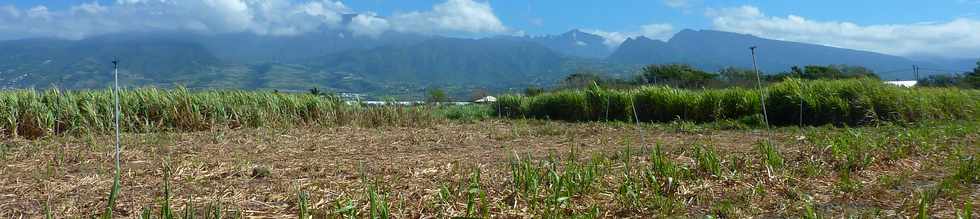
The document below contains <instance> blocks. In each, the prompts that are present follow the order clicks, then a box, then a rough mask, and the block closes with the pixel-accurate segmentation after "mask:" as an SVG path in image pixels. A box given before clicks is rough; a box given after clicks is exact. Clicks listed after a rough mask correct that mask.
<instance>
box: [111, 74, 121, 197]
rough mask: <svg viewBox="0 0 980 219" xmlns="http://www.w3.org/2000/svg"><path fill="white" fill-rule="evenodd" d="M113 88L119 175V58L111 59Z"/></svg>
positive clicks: (117, 172) (117, 173)
mask: <svg viewBox="0 0 980 219" xmlns="http://www.w3.org/2000/svg"><path fill="white" fill-rule="evenodd" d="M112 72H113V76H112V77H113V89H112V99H113V100H114V102H115V115H116V116H115V117H116V118H115V119H116V177H119V174H120V168H119V151H120V149H119V60H112Z"/></svg>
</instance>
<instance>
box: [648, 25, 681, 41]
mask: <svg viewBox="0 0 980 219" xmlns="http://www.w3.org/2000/svg"><path fill="white" fill-rule="evenodd" d="M674 32H675V31H674V26H673V25H670V24H648V25H643V26H642V27H640V35H643V36H645V37H647V38H650V39H660V40H667V39H670V37H671V36H674Z"/></svg>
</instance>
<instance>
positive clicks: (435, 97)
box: [426, 87, 449, 104]
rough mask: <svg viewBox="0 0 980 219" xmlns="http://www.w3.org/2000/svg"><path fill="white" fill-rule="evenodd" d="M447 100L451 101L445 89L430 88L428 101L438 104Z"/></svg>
mask: <svg viewBox="0 0 980 219" xmlns="http://www.w3.org/2000/svg"><path fill="white" fill-rule="evenodd" d="M447 101H449V97H448V96H447V95H446V91H445V90H442V88H438V87H432V88H429V97H428V99H426V102H429V103H431V104H438V103H441V102H447Z"/></svg>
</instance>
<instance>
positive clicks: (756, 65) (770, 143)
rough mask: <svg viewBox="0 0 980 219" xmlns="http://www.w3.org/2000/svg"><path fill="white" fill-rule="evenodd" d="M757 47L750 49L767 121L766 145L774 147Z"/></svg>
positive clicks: (763, 114)
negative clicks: (757, 59) (757, 60)
mask: <svg viewBox="0 0 980 219" xmlns="http://www.w3.org/2000/svg"><path fill="white" fill-rule="evenodd" d="M755 48H756V47H755V46H752V47H749V50H752V68H754V69H755V82H756V84H757V86H758V89H759V100H760V101H761V102H760V103H761V104H762V116H763V118H764V119H765V121H766V143H769V145H772V140H771V138H772V130H771V129H770V128H769V112H768V111H766V91H764V90H763V89H762V74H761V73H760V72H759V64H758V63H757V62H756V58H755Z"/></svg>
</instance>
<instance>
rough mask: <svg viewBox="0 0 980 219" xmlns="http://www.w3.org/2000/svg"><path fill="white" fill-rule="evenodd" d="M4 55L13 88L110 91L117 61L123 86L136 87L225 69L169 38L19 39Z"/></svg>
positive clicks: (198, 49) (2, 68)
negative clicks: (103, 88)
mask: <svg viewBox="0 0 980 219" xmlns="http://www.w3.org/2000/svg"><path fill="white" fill-rule="evenodd" d="M0 51H3V52H2V53H0V72H2V73H0V83H3V84H4V85H5V86H7V87H32V86H33V87H47V86H57V87H62V88H99V87H105V86H108V84H106V83H105V82H107V81H111V79H112V74H111V70H112V65H111V64H110V61H111V60H113V58H115V57H118V58H119V59H121V60H123V61H122V62H121V66H120V69H121V71H120V74H124V75H125V76H124V77H123V81H125V82H126V84H129V85H135V86H143V85H162V86H167V85H169V84H171V83H180V82H185V83H189V82H193V81H192V79H193V78H194V77H196V75H197V74H199V73H201V72H202V71H204V70H206V69H209V68H212V67H220V66H222V65H223V64H222V62H221V61H220V60H218V59H217V58H216V57H215V56H213V55H211V53H210V52H209V51H208V50H207V49H205V48H204V47H202V46H200V45H198V44H195V43H192V42H185V41H175V40H170V39H165V38H140V39H132V38H120V37H97V38H91V39H85V40H80V41H69V40H56V39H28V40H14V41H2V42H0Z"/></svg>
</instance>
